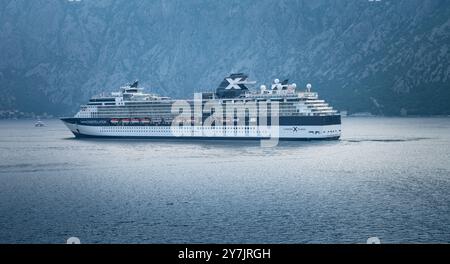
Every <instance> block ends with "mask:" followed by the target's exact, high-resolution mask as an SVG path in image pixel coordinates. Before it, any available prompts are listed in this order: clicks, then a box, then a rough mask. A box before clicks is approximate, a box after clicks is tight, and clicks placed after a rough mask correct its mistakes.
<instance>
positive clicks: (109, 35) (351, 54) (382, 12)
mask: <svg viewBox="0 0 450 264" xmlns="http://www.w3.org/2000/svg"><path fill="white" fill-rule="evenodd" d="M449 48H450V2H448V1H446V0H403V1H402V0H396V1H394V0H391V1H387V0H382V1H381V2H369V1H368V0H349V1H340V0H321V1H317V0H316V1H308V0H304V1H300V0H299V1H288V0H281V1H272V0H259V1H250V0H244V1H243V0H239V1H238V0H229V1H208V0H189V1H181V0H178V1H176V0H174V1H164V0H159V1H147V0H133V1H129V0H114V1H113V0H96V1H94V0H82V1H80V2H75V1H68V0H33V1H28V0H3V1H1V3H0V51H1V52H0V89H1V92H2V97H1V98H0V110H2V109H3V110H4V109H19V110H21V111H26V112H37V113H39V112H51V113H55V114H68V113H72V112H73V111H75V110H76V108H77V106H78V105H79V104H80V103H82V102H83V101H85V100H87V98H88V97H89V96H91V95H93V94H97V93H99V92H102V91H111V90H115V89H117V87H118V86H120V85H121V84H124V83H127V82H129V81H131V80H134V79H140V80H141V83H142V84H143V85H144V86H146V87H148V88H149V89H150V90H152V91H154V92H159V93H163V94H165V95H169V96H174V97H186V96H190V95H191V93H192V92H193V91H196V90H212V89H214V88H215V87H216V86H217V84H218V83H219V82H220V80H221V78H223V77H224V76H225V75H226V74H228V73H230V72H237V71H243V72H247V73H249V74H250V76H251V78H252V79H255V80H258V82H259V83H260V82H264V83H268V82H270V81H271V80H272V79H274V78H289V79H291V80H292V81H295V82H296V83H297V84H298V85H300V86H302V85H304V84H305V83H307V82H311V83H313V87H314V88H313V89H315V90H317V91H319V92H320V94H321V96H322V97H324V98H325V99H327V100H329V101H330V102H331V103H333V104H334V105H335V106H336V107H337V108H338V109H342V110H349V111H350V112H359V111H370V112H372V113H375V114H385V115H398V114H400V112H401V111H402V112H405V111H406V112H407V113H409V114H450V104H449V103H448V102H449V100H450V86H449V84H450V63H449V61H450V51H449ZM402 109H403V110H402Z"/></svg>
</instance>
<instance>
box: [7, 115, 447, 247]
mask: <svg viewBox="0 0 450 264" xmlns="http://www.w3.org/2000/svg"><path fill="white" fill-rule="evenodd" d="M46 123H47V127H44V128H35V127H33V124H34V122H33V121H1V122H0V242H1V243H65V240H66V239H67V238H68V237H71V236H76V237H79V238H80V239H81V242H82V243H100V242H104V243H118V242H124V243H153V242H158V243H160V242H162V243H165V242H168V243H183V242H195V243H199V242H214V243H219V242H225V243H226V242H238V243H247V242H248V243H253V242H256V243H365V241H366V240H367V238H368V237H372V236H377V237H379V238H380V239H381V241H382V243H393V242H401V243H417V242H419V243H430V242H444V243H448V242H450V163H449V161H450V118H405V119H401V118H347V119H344V120H343V129H344V134H343V138H342V140H340V141H324V142H285V143H282V144H281V145H279V146H278V147H276V148H262V147H260V146H259V145H258V144H256V143H251V142H237V143H236V142H188V141H182V142H176V143H174V142H170V141H166V142H160V141H133V140H122V141H120V140H119V141H118V140H75V139H73V138H72V135H71V134H70V133H69V131H68V130H67V129H66V128H65V127H64V126H63V125H62V124H61V123H60V122H59V121H57V120H54V121H46Z"/></svg>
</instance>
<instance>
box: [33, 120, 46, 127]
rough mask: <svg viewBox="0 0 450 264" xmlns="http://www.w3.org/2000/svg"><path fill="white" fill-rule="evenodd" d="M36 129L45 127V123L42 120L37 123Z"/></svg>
mask: <svg viewBox="0 0 450 264" xmlns="http://www.w3.org/2000/svg"><path fill="white" fill-rule="evenodd" d="M34 126H35V127H45V125H44V123H42V121H41V120H38V121H36V123H35V124H34Z"/></svg>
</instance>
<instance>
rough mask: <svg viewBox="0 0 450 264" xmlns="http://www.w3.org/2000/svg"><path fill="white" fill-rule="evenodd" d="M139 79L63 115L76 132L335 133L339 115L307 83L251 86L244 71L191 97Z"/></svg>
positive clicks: (157, 135) (308, 136)
mask: <svg viewBox="0 0 450 264" xmlns="http://www.w3.org/2000/svg"><path fill="white" fill-rule="evenodd" d="M138 84H139V83H138V81H135V82H134V83H131V84H128V85H126V86H123V87H121V88H120V91H118V92H112V93H110V94H108V95H101V96H95V97H92V98H91V99H90V100H89V102H88V103H87V104H85V105H82V106H81V107H80V110H79V112H78V113H77V114H76V115H75V116H74V117H68V118H62V119H61V120H62V121H63V122H64V123H65V125H66V126H67V127H68V128H69V129H70V131H71V132H72V133H73V134H74V135H75V137H103V138H154V139H163V138H173V139H273V138H276V139H279V140H312V139H339V137H340V135H341V116H340V113H339V112H338V111H337V110H335V109H333V108H332V107H331V106H330V105H329V104H327V103H326V102H325V101H324V100H322V99H319V97H318V94H317V92H314V91H312V86H311V84H307V85H306V86H305V87H304V88H298V87H297V85H296V84H295V83H289V81H288V80H284V81H280V80H279V79H275V80H273V82H272V84H271V85H269V86H266V85H261V86H260V87H258V88H256V89H249V88H248V87H249V86H250V85H253V84H255V82H252V81H249V80H248V76H247V75H246V74H243V73H236V74H231V75H229V76H227V77H226V78H224V79H223V81H222V82H221V83H220V85H219V86H218V87H217V89H216V90H215V91H213V92H201V93H194V97H193V98H192V99H189V100H176V99H172V98H170V97H165V96H160V95H157V94H153V93H146V92H145V91H144V89H143V88H141V87H139V85H138Z"/></svg>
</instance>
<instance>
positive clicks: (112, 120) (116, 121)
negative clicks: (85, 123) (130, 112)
mask: <svg viewBox="0 0 450 264" xmlns="http://www.w3.org/2000/svg"><path fill="white" fill-rule="evenodd" d="M110 122H111V124H113V125H117V124H118V123H119V119H116V118H114V119H111V121H110Z"/></svg>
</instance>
